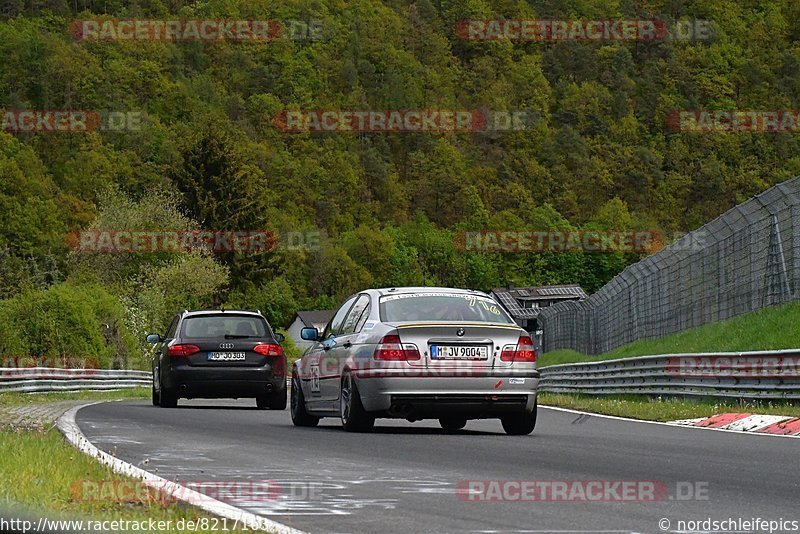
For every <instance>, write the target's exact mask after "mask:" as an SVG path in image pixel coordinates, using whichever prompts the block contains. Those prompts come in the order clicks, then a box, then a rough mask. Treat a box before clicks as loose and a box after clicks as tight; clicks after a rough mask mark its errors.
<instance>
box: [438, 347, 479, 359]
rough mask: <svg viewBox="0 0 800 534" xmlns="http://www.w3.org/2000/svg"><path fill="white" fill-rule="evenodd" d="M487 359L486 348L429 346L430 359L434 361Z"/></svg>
mask: <svg viewBox="0 0 800 534" xmlns="http://www.w3.org/2000/svg"><path fill="white" fill-rule="evenodd" d="M488 357H489V349H488V347H483V346H466V345H431V358H432V359H434V360H485V359H487V358H488Z"/></svg>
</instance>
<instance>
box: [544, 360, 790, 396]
mask: <svg viewBox="0 0 800 534" xmlns="http://www.w3.org/2000/svg"><path fill="white" fill-rule="evenodd" d="M539 372H540V373H541V379H540V382H539V389H540V391H547V392H552V393H584V394H589V395H624V394H631V393H633V394H644V395H673V396H695V397H738V398H743V399H800V349H792V350H778V351H760V352H717V353H699V354H662V355H658V356H641V357H636V358H622V359H617V360H604V361H597V362H586V363H573V364H563V365H550V366H547V367H542V368H540V369H539Z"/></svg>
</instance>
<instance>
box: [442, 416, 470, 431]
mask: <svg viewBox="0 0 800 534" xmlns="http://www.w3.org/2000/svg"><path fill="white" fill-rule="evenodd" d="M439 424H440V425H442V428H443V429H444V430H446V431H448V432H456V431H457V430H461V429H462V428H464V427H465V426H467V418H466V417H442V418H441V419H439Z"/></svg>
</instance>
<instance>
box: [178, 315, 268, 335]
mask: <svg viewBox="0 0 800 534" xmlns="http://www.w3.org/2000/svg"><path fill="white" fill-rule="evenodd" d="M226 336H227V338H228V339H233V338H244V337H261V338H263V337H268V327H267V323H266V321H264V319H262V318H260V317H253V316H252V315H233V314H227V313H226V314H224V315H223V314H220V315H203V316H199V317H187V318H186V319H184V321H183V325H182V326H181V338H183V339H200V338H225V337H226Z"/></svg>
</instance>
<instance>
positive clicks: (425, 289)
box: [374, 286, 491, 298]
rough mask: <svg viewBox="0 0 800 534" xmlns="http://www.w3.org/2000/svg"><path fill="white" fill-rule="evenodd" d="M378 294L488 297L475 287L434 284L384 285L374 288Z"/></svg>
mask: <svg viewBox="0 0 800 534" xmlns="http://www.w3.org/2000/svg"><path fill="white" fill-rule="evenodd" d="M374 291H376V292H377V293H378V295H379V296H385V295H398V294H402V293H430V292H435V293H460V294H464V295H478V296H481V297H488V298H491V297H489V295H487V294H486V293H484V292H483V291H478V290H476V289H459V288H454V287H435V286H412V287H384V288H381V289H375V290H374Z"/></svg>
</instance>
